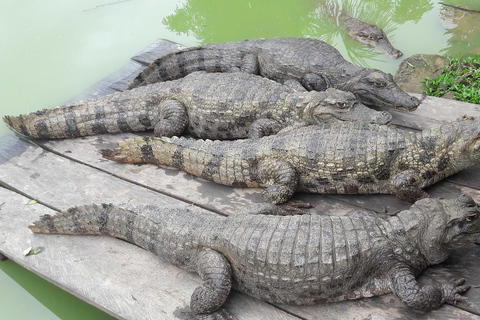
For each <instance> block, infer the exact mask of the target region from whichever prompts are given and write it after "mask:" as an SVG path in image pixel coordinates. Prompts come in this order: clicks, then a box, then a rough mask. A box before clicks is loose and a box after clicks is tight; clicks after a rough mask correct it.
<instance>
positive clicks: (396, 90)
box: [346, 69, 420, 111]
mask: <svg viewBox="0 0 480 320" xmlns="http://www.w3.org/2000/svg"><path fill="white" fill-rule="evenodd" d="M347 82H348V84H347V86H346V89H347V90H348V91H350V92H353V93H354V94H355V96H356V97H357V98H358V99H359V100H360V101H361V102H362V103H364V104H366V105H371V106H379V107H386V108H402V109H406V110H409V111H412V110H415V109H416V108H417V107H418V105H419V104H420V100H418V99H417V98H415V97H412V96H410V95H409V94H408V93H406V92H404V91H403V90H402V89H400V87H399V86H398V85H397V84H396V83H395V81H394V80H393V76H392V75H391V74H389V73H384V72H382V71H380V70H376V69H365V70H363V71H361V72H360V73H359V74H357V75H355V76H353V77H352V78H351V79H349V80H348V81H347Z"/></svg>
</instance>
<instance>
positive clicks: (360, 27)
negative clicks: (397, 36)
mask: <svg viewBox="0 0 480 320" xmlns="http://www.w3.org/2000/svg"><path fill="white" fill-rule="evenodd" d="M340 21H342V23H343V25H344V26H345V28H346V29H347V33H348V35H349V36H350V37H352V38H353V39H355V40H357V41H359V42H361V43H363V44H366V45H368V46H371V47H374V48H375V49H377V50H379V51H381V52H382V53H384V54H386V55H388V56H390V57H391V58H394V59H398V58H399V57H401V56H403V53H402V52H401V51H400V50H398V49H395V48H394V47H393V46H392V44H391V43H390V41H389V40H388V38H387V35H386V34H385V32H383V30H382V29H380V28H379V27H377V26H376V25H374V24H370V23H366V22H363V21H360V20H357V19H355V18H353V17H350V16H348V15H346V14H341V15H340Z"/></svg>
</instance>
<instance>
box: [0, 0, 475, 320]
mask: <svg viewBox="0 0 480 320" xmlns="http://www.w3.org/2000/svg"><path fill="white" fill-rule="evenodd" d="M0 1H1V4H2V10H1V11H0V116H3V115H7V114H12V115H16V114H20V113H26V112H31V111H35V110H38V109H41V108H48V107H52V106H56V105H61V104H62V103H63V102H64V101H66V100H69V99H71V98H72V97H75V96H78V95H79V94H81V92H82V91H84V90H85V89H86V88H88V87H89V86H91V85H92V84H93V83H95V82H97V81H98V80H100V79H102V78H104V77H106V76H107V75H109V74H110V73H112V72H114V71H116V70H117V69H119V68H120V67H122V66H123V65H124V64H126V63H127V62H128V59H129V58H130V57H131V56H133V55H134V54H135V53H136V52H138V51H140V50H141V49H143V48H144V47H146V46H148V45H149V44H150V43H152V42H153V41H154V40H155V39H156V38H165V39H169V40H172V41H175V42H178V43H181V44H184V45H187V46H192V45H197V44H201V43H209V42H221V41H233V40H244V39H257V38H271V37H283V36H299V37H312V38H317V39H321V40H324V41H327V42H328V43H330V44H332V45H334V46H335V47H336V48H337V49H338V50H340V52H341V53H342V54H343V56H344V57H345V58H346V59H348V60H350V61H351V62H354V63H356V64H360V65H363V66H368V67H372V68H378V69H381V70H383V71H385V72H390V73H394V72H395V71H396V69H397V67H398V65H399V64H400V62H401V60H402V59H403V58H404V57H408V56H410V55H413V54H416V53H425V54H448V55H451V56H455V57H457V56H458V55H460V54H461V55H465V54H480V24H478V19H479V18H480V14H479V13H469V12H465V11H461V10H457V9H453V8H451V7H445V6H442V5H440V4H439V3H438V1H433V0H376V1H369V0H316V1H314V0H292V1H278V0H263V1H242V0H183V1H181V0H127V1H118V2H117V1H114V0H103V1H97V0H89V1H86V0H83V1H82V0H76V1H68V2H66V1H60V0H50V1H40V0H32V1H28V2H27V3H22V4H21V5H19V3H17V2H14V1H6V0H0ZM444 2H445V3H447V4H451V5H456V6H461V7H464V8H469V9H472V10H480V3H479V2H478V0H445V1H444ZM340 12H346V13H348V14H349V15H351V16H354V17H356V18H358V19H360V20H363V21H365V22H369V23H374V24H377V25H378V26H379V27H381V28H383V29H384V31H385V32H386V33H387V35H388V36H389V39H390V41H391V42H392V43H393V45H394V46H395V47H396V48H397V49H400V50H401V51H402V52H403V53H404V57H402V58H400V59H398V60H392V59H390V58H388V57H386V56H384V55H382V54H381V53H378V52H376V51H375V50H373V49H371V48H367V47H365V46H363V45H362V44H360V43H357V42H355V41H353V40H351V39H350V38H348V36H347V35H346V33H345V31H344V29H343V28H342V27H341V26H340V25H339V23H338V21H337V18H336V17H338V14H339V13H340ZM5 134H11V133H8V129H7V128H6V126H5V125H3V123H1V124H0V136H2V135H5ZM0 269H2V270H4V271H5V272H3V271H2V270H0V310H2V312H1V313H2V314H1V315H0V318H2V317H4V316H5V315H11V316H8V317H7V318H5V319H57V317H59V318H61V319H87V318H88V319H108V316H107V315H105V314H103V313H101V312H99V311H97V310H96V309H94V308H92V307H89V306H86V305H85V304H84V303H83V302H81V301H79V300H76V301H75V300H70V299H74V298H73V297H71V296H68V295H67V294H65V293H62V291H61V290H60V289H55V288H54V287H53V286H51V285H49V284H48V283H46V282H44V281H43V280H41V279H39V278H38V277H36V276H34V275H32V274H31V273H29V272H27V271H26V270H24V269H22V268H21V267H19V266H17V265H15V264H14V263H13V262H11V261H10V262H0ZM12 279H13V280H12ZM16 283H18V284H19V285H20V286H22V287H24V288H26V290H27V291H28V292H30V294H32V295H33V296H34V297H35V298H32V296H30V295H29V294H28V293H26V292H24V291H22V290H23V289H21V288H20V286H18V285H17V284H16ZM6 288H7V289H6ZM13 292H15V295H14V293H13ZM12 297H15V299H12ZM37 300H38V301H40V303H42V304H44V305H46V306H47V307H48V308H49V309H50V310H51V311H49V310H47V309H45V308H44V307H42V305H41V304H40V303H38V301H37ZM67 300H68V301H73V302H70V303H71V305H70V307H69V308H73V307H72V306H75V308H76V309H75V310H74V311H73V312H65V311H64V310H65V309H64V308H63V309H62V303H60V304H59V303H58V301H62V302H63V301H67ZM27 309H28V310H27ZM67 309H68V308H67ZM29 310H30V311H32V310H33V311H32V313H28V312H30V311H29ZM2 319H4V318H2Z"/></svg>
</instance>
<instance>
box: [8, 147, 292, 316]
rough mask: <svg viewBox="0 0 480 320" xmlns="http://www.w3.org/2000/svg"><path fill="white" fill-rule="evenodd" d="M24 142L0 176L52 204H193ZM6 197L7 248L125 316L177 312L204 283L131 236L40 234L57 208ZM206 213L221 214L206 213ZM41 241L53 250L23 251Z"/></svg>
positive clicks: (262, 309)
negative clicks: (38, 223) (38, 228)
mask: <svg viewBox="0 0 480 320" xmlns="http://www.w3.org/2000/svg"><path fill="white" fill-rule="evenodd" d="M17 141H18V144H23V146H22V147H21V148H17V149H23V152H21V153H19V154H16V155H15V156H13V157H11V158H10V160H9V161H7V162H3V163H0V177H1V178H0V180H1V181H2V183H4V184H5V185H7V186H11V187H13V188H16V189H18V190H20V191H21V192H23V193H25V194H28V195H30V197H32V198H34V199H38V200H39V201H41V202H44V203H47V204H49V205H50V206H52V207H56V208H60V209H64V208H68V207H71V206H74V205H78V204H84V203H102V202H107V203H109V202H111V203H115V204H120V203H131V204H134V203H140V204H154V205H157V206H159V207H164V206H177V207H178V206H180V207H185V206H188V204H187V203H184V202H180V201H178V200H175V199H173V198H171V197H167V196H164V195H162V194H158V193H156V192H154V191H151V190H148V189H145V188H142V187H140V186H137V185H134V184H131V183H129V182H126V181H123V180H120V179H115V178H114V177H112V176H111V175H109V174H107V173H103V172H100V171H98V170H96V169H93V168H91V167H88V166H85V165H82V164H79V163H76V162H74V161H71V160H68V159H66V158H63V157H61V156H57V155H55V154H52V153H50V152H48V151H45V150H44V149H42V148H40V147H37V146H34V145H31V144H27V143H26V142H23V141H20V140H17ZM0 199H2V201H5V204H4V205H3V206H2V210H1V211H0V252H1V253H2V254H3V255H5V256H7V257H8V258H10V259H12V260H14V261H15V262H17V263H19V264H20V265H22V266H24V267H26V268H27V269H29V270H31V271H33V272H35V273H37V274H39V275H40V276H42V277H44V278H46V279H47V280H49V281H51V282H53V283H54V284H56V285H58V286H60V287H62V288H64V289H65V290H67V291H68V292H71V293H73V294H75V295H76V296H78V297H79V298H81V299H84V300H86V301H87V302H89V303H92V304H94V305H95V306H97V307H99V308H101V309H103V310H105V311H107V312H109V313H111V314H114V315H115V316H117V317H120V318H125V319H158V317H159V315H160V317H164V318H168V319H170V318H173V316H172V315H173V314H174V313H175V312H178V310H180V309H182V308H184V307H185V306H188V303H189V297H190V295H191V293H192V292H193V289H194V288H195V287H196V286H198V285H199V284H200V279H199V277H198V276H197V275H195V274H190V273H187V272H184V271H183V270H181V269H179V268H176V267H174V266H172V265H170V264H168V263H167V262H166V261H164V260H162V259H158V258H156V257H155V256H154V255H153V254H151V253H149V252H146V251H145V250H142V249H140V248H137V247H136V246H133V245H130V244H128V243H126V242H124V241H118V240H117V239H111V238H108V237H73V236H72V237H69V236H49V235H33V234H32V233H30V231H29V229H28V228H27V225H28V224H30V223H31V222H32V221H33V220H35V219H37V218H38V217H39V216H40V215H42V214H45V213H49V214H52V210H51V209H48V208H45V207H43V206H42V205H40V204H37V205H26V203H27V202H28V199H27V198H24V197H23V196H20V195H18V194H15V193H12V192H11V191H8V190H6V189H4V188H0ZM205 214H214V213H211V212H208V211H205ZM38 246H41V247H45V251H44V252H42V253H41V254H38V255H35V256H29V257H23V255H22V252H23V250H25V249H26V248H28V247H38ZM98 257H101V259H99V258H98ZM229 303H231V305H232V306H235V314H236V315H237V316H238V318H239V319H258V318H260V317H265V316H267V317H269V318H270V317H271V318H279V319H292V318H294V317H292V316H290V315H288V314H286V313H284V312H282V311H280V310H278V309H276V308H275V307H273V306H271V305H269V304H266V303H263V302H261V301H258V300H255V299H253V298H250V297H248V296H246V295H240V294H239V295H234V296H233V299H232V301H231V302H229ZM244 305H248V306H249V310H246V309H244V308H243V307H242V306H244ZM177 309H178V310H177ZM232 312H233V311H232Z"/></svg>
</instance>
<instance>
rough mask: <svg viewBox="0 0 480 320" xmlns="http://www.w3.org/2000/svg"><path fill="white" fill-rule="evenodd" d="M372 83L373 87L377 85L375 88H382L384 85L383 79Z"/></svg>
mask: <svg viewBox="0 0 480 320" xmlns="http://www.w3.org/2000/svg"><path fill="white" fill-rule="evenodd" d="M373 85H374V86H375V87H377V88H383V87H385V82H383V81H374V82H373Z"/></svg>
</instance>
